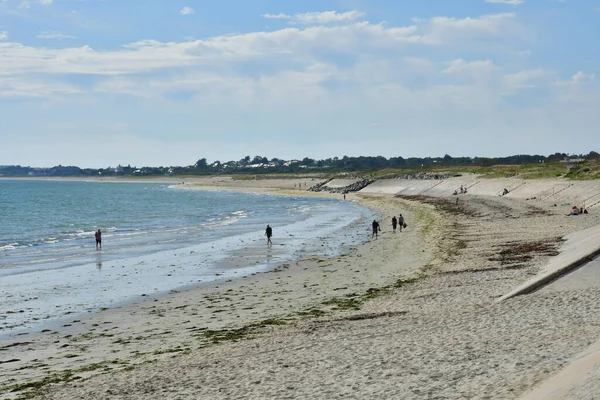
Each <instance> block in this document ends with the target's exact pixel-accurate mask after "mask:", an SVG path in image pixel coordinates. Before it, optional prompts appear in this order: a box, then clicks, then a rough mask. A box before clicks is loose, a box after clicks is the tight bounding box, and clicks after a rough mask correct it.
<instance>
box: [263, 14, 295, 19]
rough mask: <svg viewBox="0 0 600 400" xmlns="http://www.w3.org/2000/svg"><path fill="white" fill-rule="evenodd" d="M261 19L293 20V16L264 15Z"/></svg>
mask: <svg viewBox="0 0 600 400" xmlns="http://www.w3.org/2000/svg"><path fill="white" fill-rule="evenodd" d="M261 17H263V18H267V19H292V16H291V15H287V14H262V15H261Z"/></svg>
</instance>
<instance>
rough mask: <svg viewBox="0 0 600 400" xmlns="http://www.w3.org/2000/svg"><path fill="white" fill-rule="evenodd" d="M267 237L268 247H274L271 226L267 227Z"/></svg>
mask: <svg viewBox="0 0 600 400" xmlns="http://www.w3.org/2000/svg"><path fill="white" fill-rule="evenodd" d="M265 236H266V237H267V246H269V247H271V246H273V242H271V236H273V229H271V227H270V226H269V225H267V229H265Z"/></svg>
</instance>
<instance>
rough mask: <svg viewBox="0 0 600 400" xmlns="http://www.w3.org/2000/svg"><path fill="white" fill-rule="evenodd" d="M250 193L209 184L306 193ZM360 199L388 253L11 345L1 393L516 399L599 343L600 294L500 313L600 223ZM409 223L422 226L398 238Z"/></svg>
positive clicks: (100, 318)
mask: <svg viewBox="0 0 600 400" xmlns="http://www.w3.org/2000/svg"><path fill="white" fill-rule="evenodd" d="M238 183H239V182H236V183H235V184H234V183H232V182H230V181H229V180H227V179H225V180H223V181H222V182H217V181H215V180H202V181H197V182H196V184H197V185H202V186H203V187H209V186H210V187H215V186H216V187H218V188H224V187H229V188H231V187H232V186H234V187H235V188H236V189H238V190H239V189H240V188H241V190H257V191H272V192H273V191H275V192H279V193H290V192H292V193H294V192H297V191H298V189H297V187H296V190H294V189H295V188H294V187H293V185H294V184H297V183H298V182H297V181H296V182H294V181H285V180H282V181H277V180H271V181H243V183H241V184H238ZM308 185H310V183H308ZM184 186H188V184H187V183H186V185H184ZM302 189H304V187H302ZM338 196H339V195H338ZM349 199H358V200H359V201H360V202H362V203H363V204H364V205H366V206H368V207H373V208H376V209H378V210H380V212H381V213H382V215H385V216H386V220H385V222H384V223H383V229H384V232H383V234H382V235H381V236H380V237H379V239H378V240H372V241H368V242H367V243H366V244H364V245H361V246H358V247H357V248H354V249H352V250H351V252H350V253H349V254H348V255H346V256H344V257H340V258H336V259H315V258H314V257H307V258H306V259H303V260H300V261H299V262H296V263H293V264H290V265H282V266H280V267H278V268H277V269H276V270H275V271H273V272H269V273H264V274H257V275H254V276H249V277H246V278H243V279H239V280H236V281H233V282H227V283H225V284H220V285H219V286H218V287H203V288H197V289H192V290H187V291H183V292H180V293H173V294H172V295H169V296H166V297H162V298H150V299H147V300H146V301H144V302H141V303H139V304H136V305H132V306H128V307H124V308H121V309H114V310H105V311H103V312H100V313H98V314H97V315H93V316H91V317H90V318H88V319H81V320H80V321H73V323H71V324H68V325H70V326H65V327H61V328H59V329H56V330H52V331H50V332H44V333H41V334H39V335H25V336H23V337H22V339H20V340H19V341H18V342H17V343H16V345H15V342H13V343H9V344H8V345H12V346H10V347H5V348H2V346H0V350H1V351H0V356H1V357H2V361H10V360H18V361H11V362H5V363H3V364H1V369H0V387H4V388H7V387H12V388H13V389H14V388H17V387H16V386H11V385H19V384H24V383H26V382H30V383H31V382H37V383H36V384H32V385H29V386H28V387H20V388H19V389H21V390H19V391H17V392H14V393H11V392H4V393H3V394H2V396H5V397H10V396H14V397H18V396H21V395H23V394H24V393H27V392H28V391H29V392H32V393H38V394H41V395H42V397H43V398H48V399H104V398H123V399H148V398H169V399H170V398H173V399H187V398H189V399H196V398H206V399H229V398H256V399H262V398H317V399H321V398H323V399H328V398H356V399H364V398H402V399H422V398H429V399H473V398H481V399H484V398H489V399H500V398H502V399H504V398H506V399H513V398H516V397H518V396H519V395H520V394H522V393H524V392H525V391H527V390H528V389H530V388H531V387H532V386H534V385H535V384H536V383H538V382H540V381H542V380H543V379H545V378H547V377H549V376H551V375H552V374H554V373H556V372H557V371H558V370H559V369H560V368H561V367H562V366H564V365H565V364H567V363H568V362H569V361H570V360H571V359H572V358H573V357H574V356H575V355H577V354H578V353H580V352H581V351H582V350H584V349H585V348H586V347H587V346H589V345H590V344H591V343H593V342H595V341H596V339H597V338H598V336H599V334H600V312H599V311H600V302H599V300H600V292H598V291H597V290H595V289H593V288H588V289H586V290H573V291H540V292H536V293H534V294H532V295H528V296H521V297H517V298H515V299H511V300H509V301H507V302H503V303H500V304H497V303H495V301H494V300H495V299H497V298H498V297H500V296H501V295H502V294H504V293H506V292H508V291H509V290H510V289H512V288H513V287H515V286H517V285H518V284H519V283H521V282H523V281H524V280H526V279H527V278H528V277H530V276H531V275H533V274H535V273H536V272H537V270H538V269H539V267H540V265H541V264H542V263H543V262H544V261H546V260H547V259H548V257H551V256H552V255H555V254H556V253H555V252H556V249H557V247H558V244H559V240H560V238H561V237H562V236H564V235H565V234H566V233H569V232H572V231H576V230H580V229H583V228H586V227H589V226H592V225H596V224H598V223H599V222H600V217H599V216H596V215H588V216H585V217H578V218H572V217H571V218H570V217H565V216H564V210H562V209H557V208H555V207H549V206H546V205H543V204H541V203H534V202H526V201H520V200H511V199H507V198H493V197H485V198H484V197H472V196H465V197H463V198H462V199H463V200H461V204H459V205H458V206H457V205H455V204H454V198H447V199H443V198H436V199H432V198H413V199H399V198H393V197H391V196H357V195H351V196H349ZM399 212H402V213H403V214H404V215H405V217H406V218H407V221H408V223H409V229H408V230H407V231H405V232H402V233H396V234H393V233H392V232H391V227H389V226H388V225H389V223H388V220H389V218H391V216H392V215H397V214H398V213H399ZM354 229H356V234H357V235H362V234H364V235H370V233H369V232H368V227H355V228H354ZM254 251H255V252H260V251H261V250H260V249H256V250H254ZM213 342H216V343H213ZM3 345H4V344H3ZM64 371H67V372H64ZM44 379H46V380H45V381H44ZM51 382H55V383H52V384H49V383H51Z"/></svg>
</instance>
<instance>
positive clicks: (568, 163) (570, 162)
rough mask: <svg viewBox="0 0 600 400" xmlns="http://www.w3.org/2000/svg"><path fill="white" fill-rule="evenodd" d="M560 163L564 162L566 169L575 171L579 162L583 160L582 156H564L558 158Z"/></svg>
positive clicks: (578, 166)
mask: <svg viewBox="0 0 600 400" xmlns="http://www.w3.org/2000/svg"><path fill="white" fill-rule="evenodd" d="M560 162H561V163H563V164H565V168H566V169H567V171H569V172H570V171H576V170H578V169H579V168H580V165H581V163H584V162H585V159H583V158H565V159H564V160H560Z"/></svg>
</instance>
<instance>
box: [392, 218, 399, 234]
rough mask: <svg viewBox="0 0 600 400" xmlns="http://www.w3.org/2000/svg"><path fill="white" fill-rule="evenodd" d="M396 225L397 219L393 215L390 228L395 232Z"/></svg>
mask: <svg viewBox="0 0 600 400" xmlns="http://www.w3.org/2000/svg"><path fill="white" fill-rule="evenodd" d="M396 226H398V220H397V219H396V216H395V215H394V216H393V217H392V229H393V230H394V233H396Z"/></svg>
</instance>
